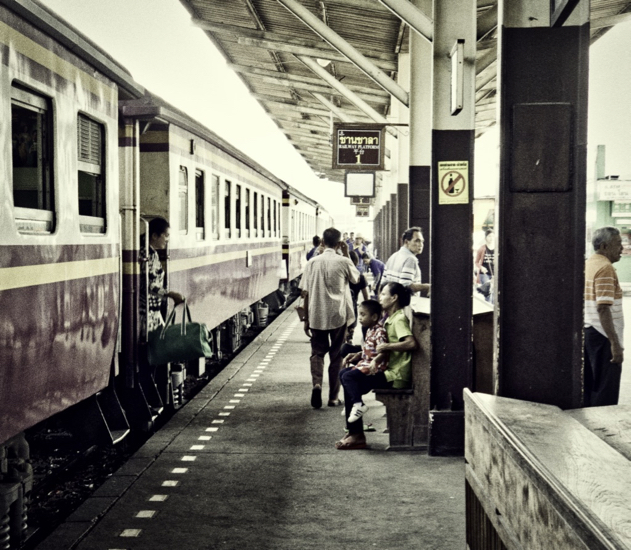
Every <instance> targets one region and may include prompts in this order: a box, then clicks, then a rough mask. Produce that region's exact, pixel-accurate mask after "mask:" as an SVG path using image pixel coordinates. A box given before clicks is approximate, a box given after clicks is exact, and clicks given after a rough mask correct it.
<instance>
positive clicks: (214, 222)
mask: <svg viewBox="0 0 631 550" xmlns="http://www.w3.org/2000/svg"><path fill="white" fill-rule="evenodd" d="M219 190H220V180H219V176H216V175H215V174H213V184H212V189H211V191H210V195H211V197H210V209H211V220H210V224H211V228H212V233H213V239H218V238H219V192H220V191H219Z"/></svg>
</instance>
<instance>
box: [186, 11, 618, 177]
mask: <svg viewBox="0 0 631 550" xmlns="http://www.w3.org/2000/svg"><path fill="white" fill-rule="evenodd" d="M180 1H181V2H182V4H183V5H184V6H185V7H186V8H187V9H188V10H189V12H190V13H191V15H192V17H193V19H194V20H195V23H196V24H197V25H199V26H201V27H202V28H204V29H205V31H206V34H207V35H208V37H209V38H210V39H211V40H212V41H213V42H214V44H215V45H216V46H217V47H218V48H219V49H220V50H221V51H222V52H223V54H224V56H225V57H226V59H227V61H228V62H229V63H230V64H231V66H232V68H233V69H234V70H235V71H237V72H238V73H239V75H240V76H241V78H242V80H243V81H244V82H245V84H246V86H247V87H248V88H249V89H250V91H251V92H252V94H253V95H254V97H255V98H256V99H257V100H258V101H259V102H260V103H261V104H262V106H263V108H264V109H265V110H266V111H267V112H268V113H269V114H270V116H271V117H272V118H273V119H274V121H275V122H276V124H277V125H278V126H279V127H280V128H281V129H282V131H283V132H284V133H285V134H286V135H287V137H288V139H289V140H290V141H291V142H292V144H293V145H294V146H295V147H296V149H297V150H298V151H299V152H300V154H301V155H302V156H303V157H304V158H305V160H306V161H307V163H308V164H309V165H310V166H311V167H312V168H313V169H314V171H315V172H316V173H319V174H321V175H322V176H326V177H329V178H330V179H333V180H337V181H343V172H342V171H339V170H338V171H335V170H331V168H330V166H331V156H332V155H331V143H330V128H331V122H332V114H331V110H330V109H329V107H326V106H325V105H324V104H323V103H322V101H321V100H320V99H318V96H320V97H322V96H324V99H325V100H329V101H331V102H333V104H334V105H335V106H336V107H337V108H338V109H340V110H341V112H342V114H343V115H344V116H347V117H348V118H349V119H350V120H352V121H357V122H362V121H365V122H372V120H371V119H370V118H369V117H368V116H367V115H366V114H365V113H363V112H362V111H360V110H359V109H358V108H357V107H356V106H355V105H354V104H353V103H351V101H349V100H348V99H346V98H345V97H344V96H343V95H341V94H340V93H339V92H338V91H336V90H334V89H333V88H331V87H330V86H329V85H328V84H327V83H326V82H324V80H322V79H321V78H319V77H318V76H317V75H315V74H314V72H312V71H311V70H310V69H309V68H307V66H306V65H305V64H304V63H303V62H302V61H300V59H299V58H298V57H297V56H298V55H304V56H307V57H310V58H314V59H316V60H318V63H319V64H320V65H322V66H326V70H327V71H328V72H330V74H332V75H333V76H334V77H335V78H336V79H337V80H338V81H340V82H342V83H343V84H344V85H345V86H346V87H347V88H348V89H349V90H351V91H352V92H354V93H356V94H358V96H359V97H360V98H361V99H363V100H364V101H365V102H366V103H367V104H368V105H369V106H370V107H372V108H373V109H374V110H375V111H376V113H378V114H379V115H382V116H387V115H388V114H389V112H390V94H389V93H388V92H386V91H384V90H383V89H382V88H381V87H380V86H379V85H377V84H376V83H375V82H374V81H373V80H372V79H371V78H369V77H368V76H367V75H366V74H365V73H364V72H363V71H362V70H360V69H358V68H357V67H356V66H355V65H354V64H353V63H351V62H349V61H348V60H347V59H346V58H345V57H343V56H342V54H340V53H339V52H338V51H337V50H334V49H333V48H332V47H331V46H330V45H329V44H328V43H327V42H325V41H324V40H323V39H322V38H321V37H320V36H319V35H318V34H316V33H315V32H314V31H313V30H312V29H311V28H310V27H308V26H307V25H306V24H305V23H303V22H302V21H300V20H299V19H298V18H297V17H296V16H295V15H294V14H292V13H291V12H290V11H288V9H286V8H285V7H284V6H283V5H282V4H281V3H280V2H279V1H278V0H180ZM301 4H302V5H303V6H304V7H306V8H307V9H309V10H310V11H311V12H312V13H313V14H315V15H316V16H317V17H318V18H319V19H320V20H321V21H323V22H324V23H326V24H327V25H328V27H330V28H331V29H332V30H333V31H335V32H336V33H337V34H338V35H340V36H341V37H342V38H343V39H344V40H346V41H347V42H348V43H349V44H351V45H352V46H353V47H354V48H356V49H357V50H358V51H360V52H361V53H362V54H363V55H364V56H365V57H367V58H368V59H369V60H370V61H371V62H372V63H373V64H374V65H375V66H377V67H378V68H379V69H381V70H382V71H383V72H384V73H385V74H386V75H388V76H389V77H390V78H392V79H393V80H396V76H397V70H398V54H399V53H406V52H407V51H408V42H409V32H410V31H409V28H408V26H407V25H406V24H405V23H402V22H401V20H400V19H399V18H398V17H396V16H395V15H394V14H393V13H392V12H391V11H390V10H389V9H388V8H386V7H385V6H384V5H382V4H381V3H380V2H379V1H378V0H308V1H307V0H301ZM477 5H478V44H477V47H478V51H477V64H478V74H477V77H476V130H477V132H476V133H477V135H480V134H482V133H483V132H484V131H485V130H486V129H488V128H490V127H491V126H493V125H494V124H495V123H496V75H497V64H496V56H497V53H496V52H497V33H496V27H497V0H478V4H477ZM590 10H591V19H592V21H593V20H597V19H600V18H604V17H610V16H614V15H617V14H620V13H626V12H628V11H631V2H629V1H627V0H592V1H591V7H590ZM606 31H607V27H603V28H595V29H593V30H592V41H594V40H596V39H597V38H599V37H600V36H602V35H603V34H604V33H605V32H606ZM327 60H328V61H330V62H329V63H328V64H326V62H327Z"/></svg>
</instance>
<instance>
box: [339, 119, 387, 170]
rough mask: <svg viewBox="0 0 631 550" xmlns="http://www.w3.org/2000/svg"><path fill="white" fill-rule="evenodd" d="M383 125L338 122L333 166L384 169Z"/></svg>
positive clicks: (356, 168) (355, 168)
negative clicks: (343, 123) (342, 123)
mask: <svg viewBox="0 0 631 550" xmlns="http://www.w3.org/2000/svg"><path fill="white" fill-rule="evenodd" d="M383 139H384V136H383V126H380V125H371V124H367V125H358V124H345V125H341V124H336V125H335V130H334V148H333V155H334V158H333V168H334V169H351V170H383V153H384V143H383Z"/></svg>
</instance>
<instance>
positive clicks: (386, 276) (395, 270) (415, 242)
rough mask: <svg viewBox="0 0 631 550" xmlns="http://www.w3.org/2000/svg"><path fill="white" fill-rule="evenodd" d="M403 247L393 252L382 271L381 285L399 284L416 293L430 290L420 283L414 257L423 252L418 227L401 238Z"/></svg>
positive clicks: (418, 269)
mask: <svg viewBox="0 0 631 550" xmlns="http://www.w3.org/2000/svg"><path fill="white" fill-rule="evenodd" d="M401 241H402V243H403V246H401V248H400V249H399V250H398V251H397V252H395V253H394V254H393V255H392V256H390V258H388V261H387V262H386V267H385V269H384V273H383V277H382V279H381V282H382V284H383V283H399V284H402V285H403V286H405V287H407V288H409V290H410V292H412V293H417V292H423V291H428V292H429V290H430V285H429V284H427V283H421V268H420V267H419V265H418V260H417V259H416V256H417V255H419V254H421V252H423V247H424V246H425V239H424V238H423V232H422V231H421V228H420V227H410V228H409V229H406V230H405V231H404V233H403V235H402V236H401Z"/></svg>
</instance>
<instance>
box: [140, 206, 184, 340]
mask: <svg viewBox="0 0 631 550" xmlns="http://www.w3.org/2000/svg"><path fill="white" fill-rule="evenodd" d="M169 227H170V226H169V222H168V221H166V220H165V219H164V218H154V219H152V220H151V221H150V222H149V251H148V252H147V251H146V250H145V244H144V239H143V244H142V246H141V247H140V257H141V258H146V259H147V261H146V263H145V262H143V263H142V265H143V267H144V269H143V270H142V275H143V276H142V277H141V288H140V318H141V323H142V331H143V332H142V333H145V331H146V334H151V332H153V331H154V330H157V329H159V328H162V326H163V325H164V319H163V318H162V311H161V309H162V303H163V301H164V300H166V299H167V298H171V299H172V300H173V302H174V305H178V304H180V303H182V302H183V301H184V296H182V294H180V293H179V292H173V291H167V289H166V288H164V269H162V263H161V262H160V257H159V256H158V252H157V250H164V249H165V248H166V246H167V244H168V242H169ZM145 270H146V272H147V273H148V275H149V276H148V279H149V286H148V289H147V277H146V276H145ZM147 300H148V301H149V308H147Z"/></svg>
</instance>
